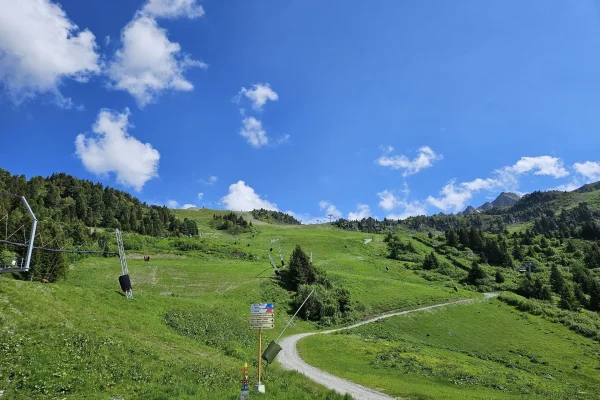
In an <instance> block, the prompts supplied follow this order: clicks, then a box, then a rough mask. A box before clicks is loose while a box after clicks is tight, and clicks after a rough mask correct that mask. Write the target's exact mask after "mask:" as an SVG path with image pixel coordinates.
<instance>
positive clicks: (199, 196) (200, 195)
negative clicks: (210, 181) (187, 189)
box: [198, 192, 204, 200]
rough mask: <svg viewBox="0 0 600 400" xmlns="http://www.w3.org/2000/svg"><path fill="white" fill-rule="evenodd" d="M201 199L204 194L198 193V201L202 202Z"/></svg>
mask: <svg viewBox="0 0 600 400" xmlns="http://www.w3.org/2000/svg"><path fill="white" fill-rule="evenodd" d="M203 197H204V193H202V192H200V193H198V200H202V198H203Z"/></svg>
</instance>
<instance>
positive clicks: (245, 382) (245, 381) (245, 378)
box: [240, 363, 250, 400]
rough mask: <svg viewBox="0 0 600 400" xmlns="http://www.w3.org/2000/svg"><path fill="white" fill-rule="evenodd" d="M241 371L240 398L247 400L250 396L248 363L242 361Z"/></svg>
mask: <svg viewBox="0 0 600 400" xmlns="http://www.w3.org/2000/svg"><path fill="white" fill-rule="evenodd" d="M241 371H242V378H243V379H242V381H241V384H242V390H241V392H240V400H248V399H249V397H250V391H249V390H248V385H249V381H248V363H244V368H242V369H241Z"/></svg>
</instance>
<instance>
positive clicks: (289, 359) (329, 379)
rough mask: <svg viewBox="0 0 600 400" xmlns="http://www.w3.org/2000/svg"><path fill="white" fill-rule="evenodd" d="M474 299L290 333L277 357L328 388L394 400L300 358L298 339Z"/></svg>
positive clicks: (365, 398) (360, 397)
mask: <svg viewBox="0 0 600 400" xmlns="http://www.w3.org/2000/svg"><path fill="white" fill-rule="evenodd" d="M494 296H495V293H486V294H485V297H486V298H489V297H494ZM473 301H474V299H464V300H457V301H451V302H448V303H441V304H435V305H433V306H427V307H420V308H415V309H413V310H406V311H399V312H393V313H389V314H384V315H380V316H379V317H375V318H371V319H369V320H366V321H362V322H359V323H357V324H354V325H350V326H346V327H344V328H339V329H332V330H328V331H323V332H310V333H300V334H298V335H293V336H289V337H286V338H285V339H283V340H282V341H281V343H280V345H281V348H282V350H281V353H279V356H278V358H277V360H278V361H279V363H280V364H281V366H282V367H283V368H284V369H287V370H292V371H298V372H300V373H301V374H303V375H305V376H306V377H308V378H309V379H311V380H312V381H314V382H317V383H318V384H320V385H323V386H325V387H326V388H328V389H333V390H335V391H336V392H338V393H340V394H346V393H348V394H349V395H350V396H352V398H353V399H355V400H394V399H395V398H394V397H390V396H388V395H387V394H385V393H381V392H378V391H376V390H375V389H370V388H368V387H365V386H362V385H359V384H358V383H354V382H351V381H349V380H347V379H343V378H339V377H337V376H335V375H331V374H329V373H327V372H325V371H322V370H320V369H318V368H315V367H313V366H311V365H308V364H307V363H306V362H305V361H304V360H302V358H300V354H298V349H297V348H296V343H298V341H299V340H301V339H303V338H305V337H307V336H312V335H326V334H329V333H334V332H339V331H343V330H346V329H352V328H356V327H359V326H361V325H366V324H370V323H372V322H375V321H379V320H382V319H385V318H390V317H395V316H397V315H404V314H409V313H412V312H416V311H426V310H431V309H433V308H439V307H445V306H449V305H452V304H465V303H472V302H473Z"/></svg>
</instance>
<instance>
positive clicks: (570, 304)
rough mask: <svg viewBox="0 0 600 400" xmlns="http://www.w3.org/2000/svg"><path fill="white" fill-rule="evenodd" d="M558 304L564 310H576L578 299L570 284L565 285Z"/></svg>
mask: <svg viewBox="0 0 600 400" xmlns="http://www.w3.org/2000/svg"><path fill="white" fill-rule="evenodd" d="M558 306H559V307H560V308H562V309H564V310H569V311H574V310H576V309H577V300H576V299H575V296H574V295H573V292H572V291H571V288H569V286H567V285H565V286H563V288H562V291H561V292H560V301H559V302H558Z"/></svg>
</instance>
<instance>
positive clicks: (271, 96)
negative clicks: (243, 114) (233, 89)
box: [235, 83, 279, 111]
mask: <svg viewBox="0 0 600 400" xmlns="http://www.w3.org/2000/svg"><path fill="white" fill-rule="evenodd" d="M242 95H243V96H246V97H247V98H249V99H250V100H252V108H253V109H255V110H256V111H261V110H262V107H263V106H264V105H265V103H266V102H267V100H271V101H277V100H278V99H279V95H278V94H277V93H275V91H274V90H273V89H271V85H269V84H268V83H257V84H255V85H253V86H252V89H246V88H245V87H242V89H241V90H240V91H239V93H238V95H237V96H236V98H235V100H236V102H237V103H239V101H240V99H241V96H242Z"/></svg>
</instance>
